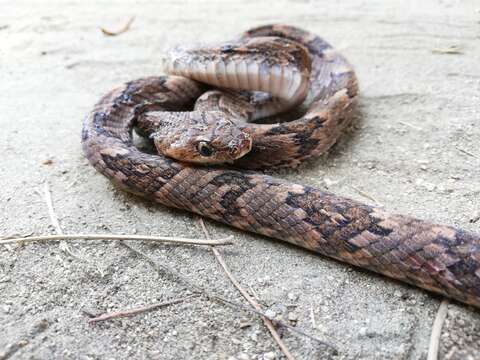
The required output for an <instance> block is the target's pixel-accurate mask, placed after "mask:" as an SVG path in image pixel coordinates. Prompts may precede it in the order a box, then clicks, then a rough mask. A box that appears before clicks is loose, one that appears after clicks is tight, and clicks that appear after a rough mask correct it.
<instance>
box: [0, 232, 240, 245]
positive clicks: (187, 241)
mask: <svg viewBox="0 0 480 360" xmlns="http://www.w3.org/2000/svg"><path fill="white" fill-rule="evenodd" d="M79 239H83V240H138V241H151V242H162V243H172V244H184V245H210V246H217V245H231V244H233V243H232V241H231V240H232V236H228V237H226V238H222V239H218V240H211V239H208V240H197V239H189V238H181V237H167V236H149V235H113V234H68V235H66V234H61V235H45V236H28V237H20V238H13V239H5V240H1V239H0V245H7V244H13V243H20V244H22V243H30V242H35V241H58V240H79Z"/></svg>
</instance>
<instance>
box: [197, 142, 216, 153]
mask: <svg viewBox="0 0 480 360" xmlns="http://www.w3.org/2000/svg"><path fill="white" fill-rule="evenodd" d="M197 148H198V152H199V153H200V155H202V156H212V154H213V149H212V148H211V146H210V145H209V144H208V143H207V142H206V141H200V142H199V143H198V145H197Z"/></svg>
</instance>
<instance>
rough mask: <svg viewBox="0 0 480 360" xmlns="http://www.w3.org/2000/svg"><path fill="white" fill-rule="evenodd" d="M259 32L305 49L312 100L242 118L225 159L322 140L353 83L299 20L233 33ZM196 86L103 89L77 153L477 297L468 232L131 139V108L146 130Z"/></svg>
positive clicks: (345, 110) (104, 169) (338, 122)
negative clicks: (283, 117)
mask: <svg viewBox="0 0 480 360" xmlns="http://www.w3.org/2000/svg"><path fill="white" fill-rule="evenodd" d="M259 36H261V37H264V36H277V37H282V38H286V39H289V40H291V41H294V42H298V43H299V44H300V45H302V46H304V47H306V48H307V49H308V52H309V56H310V60H311V75H310V94H313V102H312V103H311V105H310V106H309V108H308V110H307V112H306V113H305V115H304V116H302V117H301V118H299V119H297V120H293V121H289V122H284V123H281V124H273V125H265V124H263V125H258V126H257V125H256V124H251V123H248V124H244V125H243V126H246V127H248V129H249V130H248V133H250V134H251V135H252V144H251V146H252V148H251V151H250V152H248V153H247V154H246V155H245V156H243V157H240V158H239V159H238V160H236V161H235V164H234V165H235V166H245V167H247V168H250V169H252V168H253V169H256V168H261V167H265V166H296V165H297V164H298V163H300V162H301V161H303V160H305V159H307V158H309V157H312V156H316V155H318V154H320V153H322V152H324V151H326V150H327V149H328V148H329V147H330V146H331V145H332V144H334V143H335V141H336V140H337V138H338V136H339V135H340V134H341V132H342V129H343V128H344V127H345V126H346V125H347V124H348V123H349V121H350V119H351V116H350V115H351V114H350V113H351V110H352V108H353V105H354V103H355V97H356V94H357V85H356V84H357V83H356V78H355V74H354V72H353V69H352V67H351V66H350V65H349V64H348V62H347V61H346V60H345V59H344V58H343V57H342V56H341V55H340V54H339V53H338V52H336V51H335V50H334V49H333V48H332V47H331V46H330V45H329V44H328V43H326V42H325V41H323V40H322V39H321V38H319V37H317V36H315V35H312V34H310V33H308V32H305V31H303V30H300V29H297V28H293V27H289V26H283V25H273V26H264V27H260V28H256V29H252V30H250V31H248V32H247V33H246V34H245V35H244V36H243V38H247V39H248V38H254V37H259ZM234 48H235V46H234V45H230V44H227V45H225V46H224V47H223V48H222V53H223V54H224V55H229V54H230V53H234V50H235V49H234ZM227 75H228V74H227ZM205 90H206V87H205V86H204V85H202V84H201V83H199V82H196V81H194V80H190V79H187V78H185V77H179V76H159V77H149V78H144V79H139V80H135V81H131V82H129V83H127V84H126V85H124V86H122V87H119V88H117V89H115V90H112V91H110V92H109V93H108V94H107V95H105V96H104V97H103V98H102V99H101V100H100V101H99V102H98V103H97V104H96V106H95V107H94V109H93V111H92V112H91V113H90V114H89V115H88V117H87V119H86V121H85V123H84V126H83V131H82V143H83V149H84V152H85V155H86V157H87V158H88V160H89V161H90V163H91V164H92V165H93V166H94V167H95V168H96V169H97V170H98V171H99V172H100V173H102V174H103V175H105V176H106V177H107V178H109V179H110V180H111V181H112V182H113V183H114V184H115V185H117V186H119V187H121V188H122V189H124V190H126V191H129V192H132V193H135V194H138V195H140V196H143V197H145V198H147V199H150V200H153V201H155V202H158V203H161V204H163V205H165V206H169V207H174V208H178V209H184V210H188V211H191V212H194V213H197V214H199V215H202V216H205V217H208V218H210V219H213V220H216V221H220V222H223V223H225V224H228V225H230V226H234V227H236V228H239V229H243V230H247V231H251V232H255V233H258V234H262V235H266V236H269V237H273V238H276V239H280V240H283V241H288V242H290V243H293V244H296V245H298V246H301V247H304V248H306V249H309V250H312V251H315V252H317V253H320V254H322V255H325V256H329V257H331V258H334V259H337V260H340V261H344V262H347V263H349V264H352V265H355V266H359V267H361V268H364V269H368V270H371V271H375V272H377V273H380V274H383V275H386V276H389V277H391V278H394V279H398V280H401V281H404V282H407V283H409V284H413V285H416V286H419V287H421V288H424V289H427V290H430V291H433V292H435V293H438V294H442V295H445V296H447V297H451V298H454V299H457V300H459V301H462V302H464V303H467V304H471V305H474V306H477V307H480V236H479V235H476V234H473V233H469V232H466V231H463V230H460V229H456V228H453V227H450V226H443V225H436V224H432V223H429V222H426V221H422V220H418V219H415V218H411V217H408V216H403V215H394V214H389V213H387V212H385V211H384V210H382V209H380V208H377V207H373V206H368V205H364V204H361V203H359V202H356V201H353V200H350V199H347V198H343V197H340V196H336V195H334V194H331V193H329V192H324V191H321V190H319V189H315V188H312V187H309V186H304V185H300V184H294V183H291V182H287V181H284V180H281V179H278V178H274V177H270V176H267V175H263V174H259V173H255V172H252V171H248V170H238V169H231V168H222V167H218V166H197V165H193V164H187V163H184V162H180V161H177V160H173V159H171V158H169V157H166V156H163V155H152V154H147V153H144V152H141V151H140V150H138V149H137V148H136V147H135V146H134V145H133V142H132V134H131V133H132V128H133V126H134V125H135V124H137V123H138V119H139V117H141V116H145V119H144V120H145V124H144V130H145V131H146V132H147V133H148V132H150V133H152V132H153V131H155V129H154V125H155V122H158V121H159V116H158V115H159V114H160V115H162V112H163V114H165V112H168V111H179V110H182V111H191V110H192V108H193V106H194V103H195V101H196V100H197V99H198V98H199V97H200V96H201V95H202V94H204V92H205ZM222 96H223V95H222ZM226 96H228V95H226ZM214 97H215V96H214ZM207 100H208V99H207ZM269 101H271V99H270V100H269ZM204 105H205V104H204ZM201 106H203V105H201ZM201 106H200V107H201ZM208 106H209V105H208V101H207V105H206V108H207V109H208ZM142 114H143V115H142ZM149 114H150V115H151V116H152V117H153V120H152V119H149V116H150V115H149ZM155 114H156V115H155ZM150 120H151V121H150ZM149 126H151V128H149Z"/></svg>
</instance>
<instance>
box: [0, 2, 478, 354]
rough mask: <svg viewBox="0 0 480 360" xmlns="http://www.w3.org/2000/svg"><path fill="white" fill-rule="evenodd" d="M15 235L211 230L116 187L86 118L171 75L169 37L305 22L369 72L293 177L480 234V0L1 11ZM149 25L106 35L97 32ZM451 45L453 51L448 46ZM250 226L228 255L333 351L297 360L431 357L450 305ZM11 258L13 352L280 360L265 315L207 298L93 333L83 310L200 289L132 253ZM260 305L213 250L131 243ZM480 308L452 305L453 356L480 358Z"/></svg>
mask: <svg viewBox="0 0 480 360" xmlns="http://www.w3.org/2000/svg"><path fill="white" fill-rule="evenodd" d="M0 3H1V6H0V8H1V11H0V80H1V81H0V94H1V98H0V114H1V115H0V124H1V132H0V151H1V154H2V166H1V167H0V188H1V191H0V207H1V217H0V234H2V235H11V234H30V233H34V234H49V233H54V231H55V230H54V228H53V227H52V225H51V222H50V219H49V216H48V212H47V207H46V204H45V201H44V197H43V189H44V184H45V183H48V184H49V187H50V191H51V194H52V199H53V203H54V208H55V212H56V214H57V215H58V217H59V221H60V224H61V226H62V228H63V230H64V232H65V233H86V232H109V233H139V234H164V235H177V236H189V237H203V236H202V232H201V229H200V228H199V226H198V222H197V221H196V217H194V216H192V215H190V214H188V213H184V212H178V211H172V210H170V209H167V208H164V207H162V206H157V205H154V204H151V203H148V202H145V201H141V200H139V199H137V198H135V197H134V196H130V195H127V194H124V193H122V192H120V191H117V190H115V189H114V188H113V187H112V186H111V185H110V184H109V182H108V181H107V180H106V179H105V178H103V177H102V176H100V175H99V174H98V173H96V172H95V170H94V169H93V168H92V167H90V166H89V164H88V163H87V161H86V160H85V159H84V156H83V154H82V151H81V147H80V128H81V123H82V119H83V118H84V116H85V114H86V113H87V112H88V111H89V110H90V109H91V107H92V105H93V104H94V103H95V101H96V100H97V99H98V98H99V97H100V96H101V95H102V94H104V93H105V92H107V91H108V90H110V89H111V88H112V87H114V86H115V85H117V84H119V83H121V82H124V81H127V80H131V79H135V78H138V77H141V76H145V75H154V74H157V73H158V71H159V57H160V56H161V54H162V51H163V50H164V49H165V48H166V47H167V46H170V45H174V44H177V43H188V42H192V41H198V40H201V41H219V40H225V39H229V38H231V37H232V36H234V35H236V34H238V33H239V32H241V31H243V30H245V29H248V28H249V27H252V26H254V25H259V24H264V23H273V22H280V23H289V24H293V25H298V26H302V27H304V28H306V29H308V30H311V31H314V32H316V33H318V34H321V35H322V36H323V37H325V38H326V39H327V40H328V41H330V42H331V43H333V44H334V45H335V46H336V47H337V48H339V49H341V50H342V51H343V52H344V54H345V55H346V56H347V57H348V58H349V59H350V61H351V62H352V63H353V64H354V65H355V67H356V70H357V71H358V76H359V79H360V85H361V104H360V109H361V113H362V115H361V116H360V117H359V119H358V122H357V124H356V126H355V127H354V128H353V129H352V131H350V132H349V133H348V134H346V136H345V137H344V138H343V139H342V140H341V142H340V143H339V144H338V145H337V146H336V147H335V148H334V149H333V150H332V151H331V152H330V153H329V154H328V155H326V156H324V157H323V158H321V159H318V160H317V161H314V162H311V163H309V164H306V165H304V166H302V167H301V168H299V169H298V170H294V171H282V172H278V173H276V175H277V176H281V177H284V178H286V179H289V180H292V181H297V182H302V183H305V184H310V185H314V186H318V187H321V188H328V189H329V190H330V191H333V192H335V193H338V194H341V195H344V196H348V197H351V198H355V199H357V200H361V201H363V202H367V203H372V202H373V203H375V202H376V203H379V204H382V205H383V206H385V208H386V209H388V210H390V211H393V212H399V213H404V214H411V215H414V216H416V217H420V218H423V219H428V220H431V221H435V222H438V223H445V224H451V225H455V226H459V227H462V228H465V229H468V230H472V231H477V232H478V231H480V220H479V217H480V213H479V211H480V181H479V179H480V147H479V140H480V127H479V126H478V122H479V119H480V107H479V104H480V71H479V70H480V65H479V64H480V24H479V22H480V4H479V3H478V2H476V1H473V0H472V1H455V0H452V1H449V0H435V1H434V0H426V1H405V0H396V1H388V2H386V1H381V0H377V1H368V2H367V1H361V0H348V1H343V2H342V4H341V5H339V4H337V2H333V1H308V0H305V1H293V0H292V1H282V0H279V1H275V2H270V1H259V0H257V1H248V0H245V1H231V2H226V1H225V2H224V1H220V0H218V1H184V0H177V1H163V2H160V1H159V2H157V4H153V2H151V1H144V0H142V1H134V2H130V3H129V2H126V1H124V2H117V3H115V4H114V3H113V2H112V3H110V2H106V1H101V2H98V1H88V2H86V1H80V0H70V1H43V2H40V1H33V0H18V1H13V2H10V1H9V2H7V1H0ZM131 16H135V21H134V23H133V24H132V27H131V29H130V30H129V31H127V32H126V33H124V34H122V35H120V36H117V37H107V36H105V35H104V34H102V32H101V31H100V29H99V27H100V26H104V27H108V28H109V29H113V30H115V29H118V28H120V27H121V26H122V24H124V23H125V22H126V21H127V20H128V19H129V18H130V17H131ZM449 52H450V53H449ZM207 226H208V227H209V228H210V230H211V232H212V233H213V234H214V235H215V236H216V237H220V236H225V235H234V236H235V245H234V246H232V247H229V248H228V249H227V248H226V249H224V250H222V251H223V254H224V257H225V260H226V262H227V263H228V265H229V266H230V267H231V270H232V272H233V273H234V274H235V275H236V276H237V277H238V279H239V280H240V282H241V283H242V284H243V285H244V286H245V287H246V288H247V289H249V290H250V291H251V292H254V293H255V294H256V295H257V296H258V298H259V299H260V302H261V303H262V304H263V305H264V306H265V309H269V311H270V313H271V314H276V315H277V316H279V317H282V318H283V319H284V320H285V321H287V322H291V323H296V326H297V327H299V328H302V329H304V330H305V331H306V332H308V333H309V334H312V335H314V336H316V337H318V338H321V339H325V340H328V341H330V342H332V343H334V344H335V345H336V346H337V347H338V350H339V355H338V356H334V355H332V354H331V353H329V352H326V350H325V348H322V347H320V346H318V345H316V343H315V342H313V341H311V340H308V339H305V338H302V337H295V336H294V335H292V334H290V333H288V332H283V335H284V341H285V342H286V344H287V345H288V347H289V348H290V350H291V352H292V353H293V354H294V355H295V356H296V357H297V358H298V359H320V358H321V359H330V358H332V359H426V356H427V349H428V342H429V336H430V332H431V328H432V324H433V320H434V318H435V314H436V312H437V309H438V306H439V303H440V301H441V299H440V298H439V297H437V296H434V295H431V294H429V293H427V292H424V291H421V290H418V289H416V288H413V287H409V286H406V285H403V284H400V283H397V282H394V281H391V280H388V279H385V278H382V277H380V276H377V275H374V274H371V273H366V272H363V271H360V270H357V269H354V268H352V267H349V266H346V265H344V264H341V263H338V262H335V261H331V260H328V259H325V258H323V257H321V256H317V255H315V254H312V253H309V252H307V251H304V250H302V249H300V248H296V247H293V246H288V245H286V244H283V243H281V242H278V241H274V240H271V239H267V238H264V237H261V236H255V235H251V234H247V233H243V232H240V231H236V230H232V229H230V228H228V227H225V226H221V225H218V224H214V223H211V222H209V221H207ZM70 246H71V249H72V251H73V252H74V253H75V254H76V255H77V257H79V258H82V259H86V260H88V262H86V261H85V260H81V259H78V258H76V257H72V256H69V255H68V254H65V253H64V252H63V251H62V250H61V249H60V248H59V245H58V243H50V244H32V245H27V246H8V247H7V246H2V247H0V329H1V330H0V359H21V358H29V359H53V358H56V359H60V358H61V359H127V358H143V359H262V358H263V359H273V358H278V359H281V358H282V355H281V353H280V351H279V349H278V348H277V346H276V344H275V343H274V341H273V340H272V338H271V336H270V335H269V333H268V332H267V330H266V329H265V327H264V326H263V324H262V322H261V321H260V320H259V319H258V318H257V317H255V316H253V315H251V314H250V313H247V312H244V311H239V310H233V309H231V308H228V307H225V306H223V305H221V304H218V303H215V302H212V301H209V300H207V299H205V298H203V297H196V298H191V299H189V300H187V301H185V302H183V303H181V304H177V305H172V306H170V307H166V308H163V309H160V310H157V311H154V312H150V313H148V314H143V315H139V316H137V317H133V318H124V319H117V320H113V321H110V322H105V323H102V324H97V325H89V324H88V323H87V320H88V317H87V316H86V315H85V312H90V313H95V314H97V313H102V312H106V311H114V310H122V309H129V308H133V307H138V306H141V305H147V304H151V303H155V302H159V301H165V300H168V299H173V298H178V297H181V296H185V295H187V294H189V291H188V289H186V288H185V286H183V285H182V284H181V283H179V282H178V281H176V280H175V279H172V278H171V277H169V276H167V275H161V274H158V273H157V272H155V271H154V269H153V268H152V267H151V266H150V264H149V263H147V262H146V261H145V260H144V259H142V258H138V257H136V256H135V255H134V254H133V253H132V252H131V251H129V250H128V249H126V248H125V247H122V246H121V245H120V244H118V243H112V242H99V243H85V242H82V241H76V242H74V243H71V245H70ZM133 246H136V247H137V248H139V249H141V250H142V251H144V252H146V253H148V254H149V255H150V256H152V257H153V258H154V259H156V260H157V261H158V262H161V263H164V264H168V265H170V266H171V267H174V268H175V269H177V270H178V271H179V272H181V273H182V274H183V275H185V276H188V277H189V278H190V279H191V280H193V281H194V282H195V283H197V284H199V285H201V286H204V287H207V288H209V289H211V290H214V291H216V292H218V293H219V294H222V295H223V296H225V297H229V298H232V299H235V300H236V301H238V302H242V301H243V299H242V298H241V296H240V295H239V294H238V292H237V291H236V290H235V289H234V288H233V287H232V285H231V284H230V283H229V281H228V280H227V279H226V277H225V275H224V274H223V272H222V271H221V269H220V267H219V265H218V264H217V263H216V261H215V259H214V257H213V255H212V253H211V251H210V250H208V249H202V248H194V247H180V246H177V247H173V246H163V245H162V246H152V245H146V244H139V243H137V244H133ZM479 334H480V313H479V312H478V310H474V309H472V308H469V307H467V306H464V305H462V304H459V303H451V304H450V305H449V306H448V314H447V319H446V322H445V324H444V328H443V330H442V335H441V346H440V359H479V358H480V335H479Z"/></svg>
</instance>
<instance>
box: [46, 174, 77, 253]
mask: <svg viewBox="0 0 480 360" xmlns="http://www.w3.org/2000/svg"><path fill="white" fill-rule="evenodd" d="M43 195H44V197H45V203H46V204H47V209H48V216H50V221H51V223H52V225H53V227H54V228H55V231H56V232H57V235H63V231H62V228H61V226H60V222H59V221H58V217H57V214H56V213H55V210H54V209H53V201H52V195H51V193H50V187H49V186H48V181H45V184H44V185H43ZM60 250H62V251H64V252H66V253H67V254H69V255H70V256H72V257H74V258H76V259H79V260H83V259H81V258H80V257H78V256H77V255H75V254H74V253H73V252H72V251H71V250H70V248H69V247H68V245H67V243H66V242H64V241H61V242H60Z"/></svg>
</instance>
